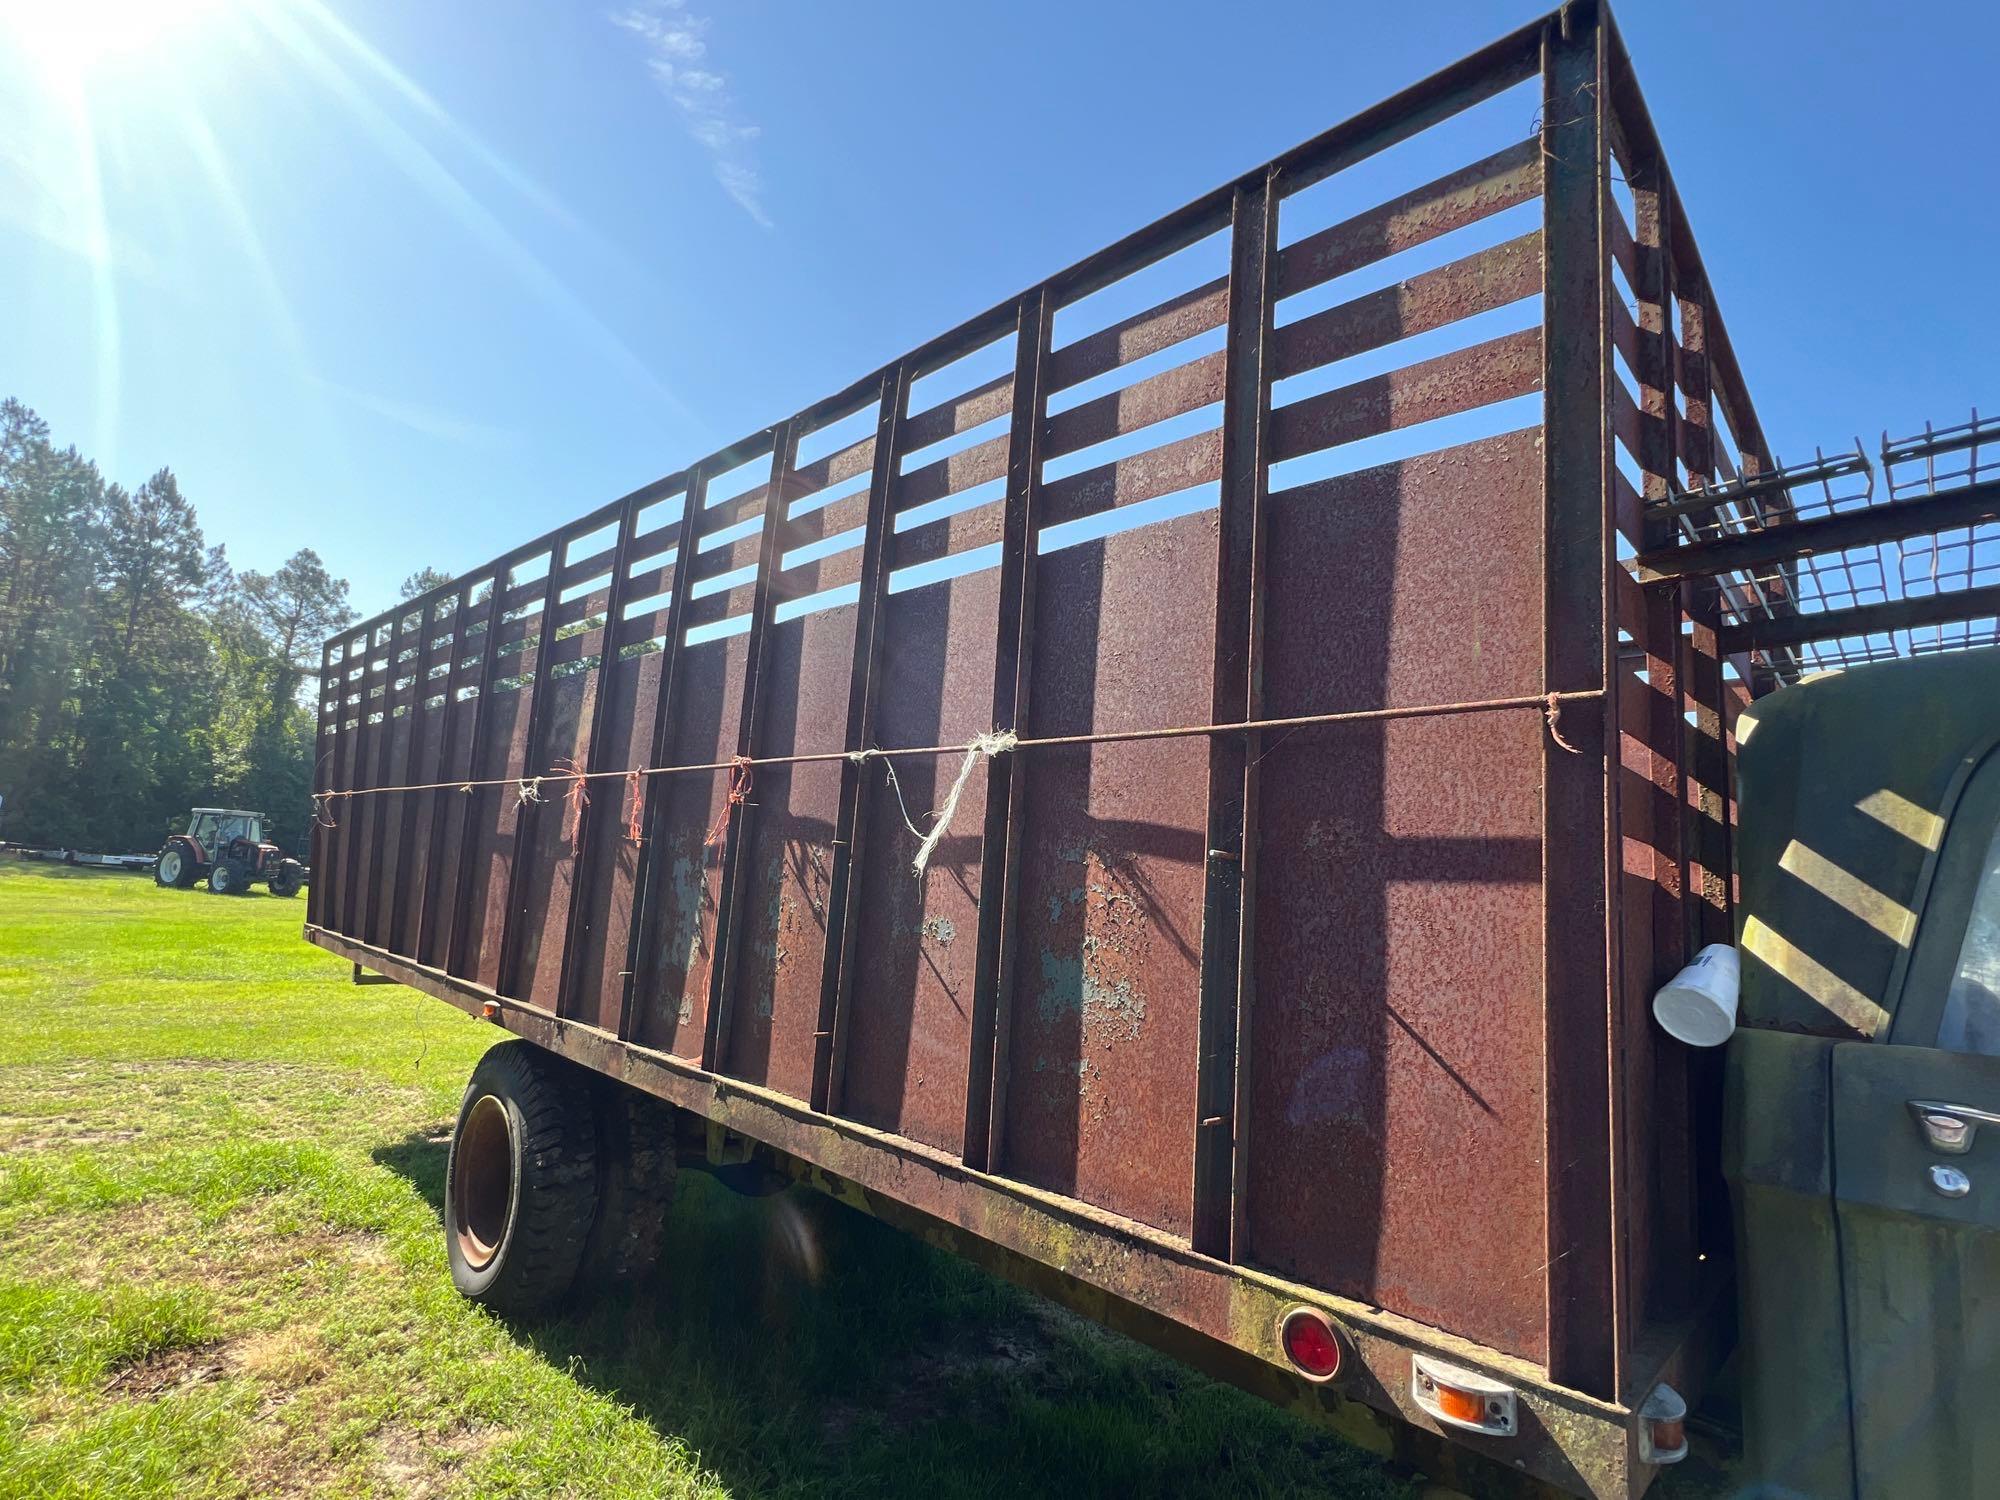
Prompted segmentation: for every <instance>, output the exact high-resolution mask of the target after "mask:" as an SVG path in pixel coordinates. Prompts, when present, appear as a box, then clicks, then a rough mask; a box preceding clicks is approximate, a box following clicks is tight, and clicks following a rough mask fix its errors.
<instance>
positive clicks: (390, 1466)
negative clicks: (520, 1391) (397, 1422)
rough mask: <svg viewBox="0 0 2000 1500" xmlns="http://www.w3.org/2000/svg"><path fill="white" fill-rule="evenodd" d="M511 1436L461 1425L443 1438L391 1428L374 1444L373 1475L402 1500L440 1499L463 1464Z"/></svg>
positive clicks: (493, 1429)
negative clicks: (434, 1496)
mask: <svg viewBox="0 0 2000 1500" xmlns="http://www.w3.org/2000/svg"><path fill="white" fill-rule="evenodd" d="M513 1436H514V1433H513V1431H512V1430H511V1429H509V1428H505V1427H492V1426H486V1425H484V1424H479V1423H465V1424H461V1425H460V1426H458V1427H455V1428H453V1429H451V1430H450V1431H449V1432H446V1433H443V1434H432V1433H417V1432H411V1431H408V1430H407V1429H404V1428H392V1429H391V1430H389V1431H388V1432H385V1433H383V1434H382V1435H381V1436H380V1437H379V1438H377V1440H376V1448H375V1462H374V1469H375V1472H376V1473H377V1475H379V1476H380V1477H381V1478H382V1480H383V1481H384V1482H385V1483H386V1484H387V1485H388V1486H389V1487H390V1488H391V1489H392V1490H393V1491H394V1492H395V1493H396V1494H398V1495H400V1496H404V1497H406V1500H429V1497H430V1496H433V1495H441V1494H443V1493H444V1491H445V1489H446V1488H447V1487H448V1486H449V1485H450V1483H451V1481H452V1479H453V1478H454V1477H455V1476H456V1475H457V1474H458V1473H459V1472H460V1471H461V1470H462V1469H464V1467H465V1466H466V1464H467V1463H469V1462H470V1461H472V1460H473V1459H476V1458H477V1457H479V1455H480V1454H482V1453H484V1452H486V1450H487V1449H489V1448H494V1447H497V1446H498V1445H499V1444H501V1443H504V1442H506V1441H508V1440H509V1439H510V1438H512V1437H513Z"/></svg>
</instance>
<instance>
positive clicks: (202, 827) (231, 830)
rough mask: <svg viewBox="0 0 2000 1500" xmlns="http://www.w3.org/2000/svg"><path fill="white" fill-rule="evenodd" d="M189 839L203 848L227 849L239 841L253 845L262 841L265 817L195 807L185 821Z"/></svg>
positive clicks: (217, 808)
mask: <svg viewBox="0 0 2000 1500" xmlns="http://www.w3.org/2000/svg"><path fill="white" fill-rule="evenodd" d="M187 831H188V837H189V838H191V839H193V840H194V841H195V842H196V843H197V844H200V845H201V846H202V847H203V848H204V849H227V848H228V847H230V845H232V844H234V843H236V842H237V841H238V840H239V839H240V840H243V841H245V842H247V843H249V844H252V845H256V844H261V843H263V842H264V815H263V814H262V813H254V812H231V811H228V810H226V809H224V808H220V807H197V808H196V809H195V810H194V815H193V816H192V817H191V818H189V819H188V830H187Z"/></svg>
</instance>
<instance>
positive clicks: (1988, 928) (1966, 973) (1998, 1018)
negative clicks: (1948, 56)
mask: <svg viewBox="0 0 2000 1500" xmlns="http://www.w3.org/2000/svg"><path fill="white" fill-rule="evenodd" d="M1938 1045H1939V1046H1940V1047H1942V1048H1944V1049H1945V1050H1946V1051H1949V1052H1978V1053H1983V1054H1985V1055H1986V1056H1988V1057H1996V1056H2000V828H1995V829H1994V832H1993V837H1992V838H1991V839H1989V840H1988V841H1987V845H1986V856H1985V858H1984V859H1983V860H1982V861H1981V863H1980V870H1979V884H1978V887H1977V888H1976V890H1975V891H1974V892H1973V897H1972V911H1971V914H1970V916H1969V917H1968V919H1967V921H1966V924H1965V941H1964V942H1963V943H1962V944H1961V945H1960V947H1959V950H1958V962H1957V964H1956V965H1955V966H1954V967H1953V972H1952V978H1951V988H1950V989H1949V990H1947V991H1946V993H1945V1001H1944V1018H1943V1021H1942V1023H1941V1024H1940V1025H1939V1027H1938Z"/></svg>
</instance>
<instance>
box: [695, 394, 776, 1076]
mask: <svg viewBox="0 0 2000 1500" xmlns="http://www.w3.org/2000/svg"><path fill="white" fill-rule="evenodd" d="M797 431H798V429H797V426H796V424H795V423H793V422H780V423H779V424H778V427H777V430H776V431H775V432H774V433H773V434H772V436H771V477H770V479H769V480H768V481H767V482H766V483H765V486H764V529H763V531H762V532H760V533H759V535H758V538H757V581H756V583H755V584H754V585H753V586H752V589H751V596H750V636H749V639H748V641H747V642H746V643H745V646H744V653H743V701H742V703H741V704H739V705H738V709H737V720H736V753H737V754H738V755H755V754H756V753H757V731H758V729H759V727H760V726H761V717H762V716H761V712H760V710H761V707H762V698H763V693H764V650H765V643H766V641H767V640H768V638H769V636H770V625H771V608H772V605H771V596H772V592H773V584H774V581H775V579H776V577H777V572H778V556H779V546H778V543H779V538H780V535H781V533H782V532H783V530H784V524H785V506H786V505H787V504H789V503H790V496H791V489H792V466H793V463H794V461H795V459H796V457H797V453H798V437H797ZM755 785H756V783H755V780H754V778H753V780H752V783H751V786H752V793H751V795H752V796H753V797H754V796H755ZM724 817H725V818H726V819H727V825H726V831H725V833H724V835H723V843H722V878H721V880H720V881H719V882H718V883H717V884H718V889H719V894H718V897H717V900H716V904H715V962H714V963H713V964H711V965H709V971H708V1015H707V1017H706V1022H707V1025H706V1035H705V1036H704V1037H703V1040H702V1056H703V1057H705V1058H706V1059H707V1060H708V1066H709V1067H710V1068H712V1069H714V1070H715V1071H716V1072H721V1071H722V1070H723V1063H724V1060H725V1058H726V1057H727V1056H728V1051H729V1028H730V1023H731V1022H732V1020H734V1014H733V1013H734V1011H735V1005H736V963H737V952H736V950H737V946H738V944H739V942H740V941H741V940H740V938H739V936H738V935H737V932H736V921H735V917H736V913H737V912H738V911H740V910H742V907H743V884H744V878H745V871H746V868H747V864H748V862H747V861H746V859H745V858H744V851H745V849H746V848H747V847H748V845H749V841H750V837H751V828H752V826H753V824H752V819H753V817H754V805H753V804H752V803H751V802H749V801H745V802H739V803H736V804H734V805H731V806H728V807H726V808H725V810H724Z"/></svg>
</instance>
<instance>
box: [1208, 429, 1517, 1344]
mask: <svg viewBox="0 0 2000 1500" xmlns="http://www.w3.org/2000/svg"><path fill="white" fill-rule="evenodd" d="M1540 469H1541V457H1540V451H1539V442H1538V440H1537V437H1536V435H1535V434H1534V433H1532V432H1526V433H1513V434H1509V435H1506V436H1503V437H1498V438H1493V439H1489V440H1486V441H1484V442H1480V443H1475V444H1468V445H1466V446H1464V447H1461V448H1456V449H1450V450H1446V451H1445V452H1442V453H1437V454H1431V455H1427V456H1425V457H1423V458H1419V459H1412V460H1409V461H1407V462H1405V463H1402V464H1393V465H1388V466H1385V467H1383V468H1380V469H1375V470H1370V471H1367V472H1365V473H1362V474H1356V475H1350V476H1347V477H1346V478H1345V479H1343V480H1340V481H1335V482H1334V484H1333V486H1332V487H1330V488H1329V489H1327V490H1318V489H1316V490H1315V491H1314V492H1313V493H1312V494H1310V495H1299V494H1296V493H1295V494H1292V495H1289V496H1288V495H1286V494H1284V493H1282V492H1281V493H1280V494H1278V495H1276V496H1274V497H1273V498H1272V501H1271V505H1270V518H1269V525H1270V543H1269V557H1270V571H1269V575H1268V592H1267V595H1266V598H1265V601H1264V607H1265V611H1266V613H1265V645H1264V650H1265V661H1264V672H1265V679H1264V685H1265V705H1266V711H1267V712H1268V713H1270V714H1272V715H1274V716H1282V715H1291V714H1303V713H1312V712H1316V711H1325V710H1332V709H1339V708H1365V707H1374V706H1381V705H1410V704H1419V703H1426V702H1431V703H1445V702H1453V701H1465V700H1471V699H1478V698H1494V697H1506V696H1511V695H1515V694H1521V693H1532V692H1534V691H1535V690H1536V687H1537V684H1538V682H1539V680H1540V674H1541V643H1540V638H1539V636H1540V633H1539V631H1537V630H1535V629H1534V628H1533V626H1532V624H1531V623H1527V622H1532V621H1534V620H1535V619H1536V618H1537V617H1538V616H1539V613H1540V609H1541V569H1540V553H1541V473H1540ZM1467 557H1477V558H1479V559H1480V586H1479V587H1478V588H1477V589H1472V590H1468V589H1466V588H1465V584H1464V578H1465V575H1464V571H1463V564H1464V559H1465V558H1467ZM1545 734H1546V731H1545V730H1544V728H1543V724H1542V719H1541V716H1540V714H1539V713H1536V712H1534V711H1533V710H1512V711H1502V712H1491V713H1478V714H1466V715H1459V716H1450V717H1439V718H1414V719H1407V720H1398V721H1392V722H1389V723H1384V724H1358V725H1347V726H1328V727H1322V728H1316V729H1310V730H1301V731H1298V732H1296V733H1295V734H1293V735H1290V736H1282V737H1281V736H1277V735H1271V736H1267V744H1266V747H1265V754H1264V760H1263V764H1262V767H1261V771H1262V783H1261V788H1260V790H1261V806H1260V808H1259V817H1258V824H1257V836H1258V838H1259V839H1260V840H1261V845H1260V855H1259V857H1260V860H1261V865H1260V868H1259V884H1258V908H1257V921H1256V928H1255V952H1256V963H1257V1006H1256V1010H1255V1012H1254V1018H1253V1023H1252V1027H1251V1034H1250V1038H1249V1051H1250V1066H1251V1068H1252V1077H1253V1078H1254V1079H1255V1087H1254V1089H1253V1091H1252V1093H1251V1105H1250V1117H1249V1119H1248V1121H1247V1122H1246V1128H1247V1129H1248V1131H1249V1139H1248V1143H1247V1144H1248V1149H1247V1153H1246V1154H1247V1158H1248V1181H1247V1183H1246V1184H1245V1187H1244V1190H1245V1191H1246V1192H1247V1194H1248V1202H1247V1223H1246V1237H1247V1240H1248V1244H1249V1247H1250V1254H1251V1258H1252V1259H1253V1260H1254V1261H1255V1262H1256V1263H1258V1264H1261V1265H1267V1266H1270V1267H1272V1268H1273V1269H1275V1270H1278V1271H1280V1272H1281V1273H1283V1274H1286V1275H1290V1276H1295V1277H1297V1278H1299V1279H1301V1280H1305V1281H1310V1282H1312V1283H1314V1284H1315V1285H1319V1286H1325V1287H1328V1288H1330V1289H1333V1290H1335V1291H1338V1292H1340V1293H1341V1294H1343V1295H1346V1296H1353V1297H1357V1298H1361V1299H1363V1300H1366V1301H1369V1302H1373V1303H1376V1304H1378V1305H1380V1306H1383V1307H1388V1308H1392V1309H1394V1310H1396V1311H1398V1312H1401V1313H1404V1314H1406V1315H1408V1316H1411V1317H1414V1318H1418V1319H1421V1320H1422V1321H1424V1322H1428V1323H1434V1324H1436V1325H1438V1326H1440V1327H1446V1328H1452V1329H1455V1330H1459V1331H1461V1332H1463V1333H1465V1334H1467V1335H1468V1336H1470V1337H1473V1338H1478V1339H1480V1340H1482V1341H1485V1342H1488V1343H1491V1344H1493V1345H1494V1346H1495V1347H1497V1348H1503V1349H1506V1350H1508V1351H1510V1352H1512V1353H1516V1354H1520V1355H1523V1356H1525V1357H1527V1358H1531V1359H1541V1358H1543V1357H1545V1354H1546V1327H1545V1317H1544V1306H1543V1297H1542V1284H1543V1283H1542V1261H1543V1259H1544V1248H1543V1247H1544V1232H1545V1220H1544V1214H1545V1200H1544V1180H1545V1173H1544V1168H1543V1161H1542V1158H1543V1150H1542V1133H1543V1104H1544V1100H1543V1086H1542V1052H1541V1032H1542V986H1541V948H1542V897H1541V874H1542V851H1541V769H1540V767H1541V756H1542V745H1543V741H1544V738H1545Z"/></svg>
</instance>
